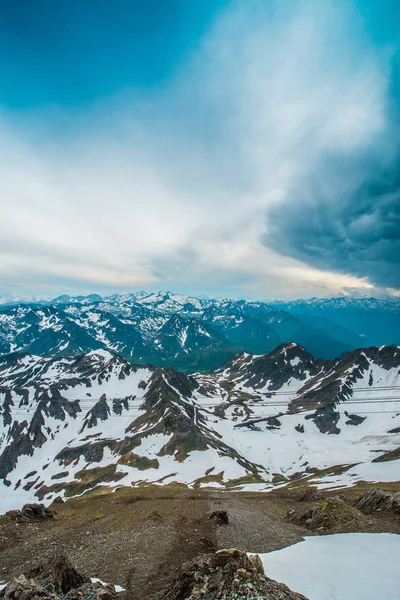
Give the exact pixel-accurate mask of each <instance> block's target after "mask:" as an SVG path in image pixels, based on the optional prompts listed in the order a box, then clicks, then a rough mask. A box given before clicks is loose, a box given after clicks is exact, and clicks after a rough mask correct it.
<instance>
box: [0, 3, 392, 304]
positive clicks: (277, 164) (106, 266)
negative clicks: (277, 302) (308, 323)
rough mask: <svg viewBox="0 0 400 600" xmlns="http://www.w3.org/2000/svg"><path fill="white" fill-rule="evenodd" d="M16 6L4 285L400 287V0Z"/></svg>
mask: <svg viewBox="0 0 400 600" xmlns="http://www.w3.org/2000/svg"><path fill="white" fill-rule="evenodd" d="M0 8H1V12H2V18H1V19H0V72H1V78H0V126H1V129H2V132H3V135H2V137H1V140H0V154H1V161H0V169H1V177H2V182H3V191H2V194H1V199H0V202H1V210H2V215H3V218H2V220H1V223H0V254H1V260H0V278H1V285H0V294H2V295H12V296H14V295H25V294H27V295H30V294H34V295H38V296H49V295H56V294H59V293H63V292H68V293H74V292H76V293H81V292H90V291H104V292H109V291H119V290H121V291H122V290H127V289H128V290H129V289H138V288H145V289H160V288H161V289H165V288H168V289H174V290H177V291H185V292H190V293H202V294H211V295H219V296H220V295H235V296H238V295H242V296H252V297H261V298H262V297H266V298H271V297H298V296H311V295H319V296H331V295H335V294H340V293H352V294H397V293H398V292H397V289H398V288H399V287H400V273H399V258H400V246H399V229H400V216H399V205H400V202H399V198H400V193H399V184H400V169H399V164H400V163H399V161H400V152H399V140H400V135H399V126H400V119H399V112H398V110H399V97H400V87H399V82H400V67H399V65H400V60H399V45H400V26H399V25H400V4H399V3H398V2H397V1H394V0H380V1H379V2H378V1H375V0H363V1H361V0H359V1H357V2H356V1H354V2H353V1H351V0H323V1H321V0H246V1H245V0H226V1H223V0H207V2H198V1H197V0H163V1H162V0H149V1H148V2H139V1H138V2H136V1H133V0H129V1H128V0H118V2H115V3H112V2H109V1H107V0H86V1H85V2H81V1H79V2H78V1H77V0H70V1H69V2H54V1H53V0H35V2H31V1H30V0H14V1H11V0H0Z"/></svg>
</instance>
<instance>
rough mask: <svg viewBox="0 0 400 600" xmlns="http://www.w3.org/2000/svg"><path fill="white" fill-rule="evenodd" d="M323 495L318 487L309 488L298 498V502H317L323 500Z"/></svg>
mask: <svg viewBox="0 0 400 600" xmlns="http://www.w3.org/2000/svg"><path fill="white" fill-rule="evenodd" d="M322 498H323V495H322V493H321V492H320V491H319V489H318V488H317V487H314V486H313V487H309V488H308V489H306V490H305V491H304V492H303V493H302V494H300V495H299V497H298V498H297V501H298V502H315V501H316V500H322Z"/></svg>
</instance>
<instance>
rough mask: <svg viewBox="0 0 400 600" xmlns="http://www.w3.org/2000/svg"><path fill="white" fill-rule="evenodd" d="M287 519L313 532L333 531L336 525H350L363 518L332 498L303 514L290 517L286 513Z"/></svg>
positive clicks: (339, 499) (340, 501)
mask: <svg viewBox="0 0 400 600" xmlns="http://www.w3.org/2000/svg"><path fill="white" fill-rule="evenodd" d="M287 518H288V519H289V520H291V521H293V522H295V523H297V524H298V525H304V526H305V527H307V528H308V529H311V530H312V531H315V530H316V529H334V528H335V527H336V526H338V525H343V524H345V523H350V522H351V521H354V522H357V521H358V520H360V519H363V518H364V517H363V515H362V514H361V513H360V512H359V511H358V510H356V509H355V508H353V507H352V506H349V505H348V504H347V503H346V502H345V501H344V500H342V499H341V498H339V497H338V496H334V497H333V498H328V499H327V500H323V501H320V502H319V503H318V504H317V505H314V506H312V507H311V508H309V509H308V510H306V511H305V512H304V513H300V514H298V513H294V514H291V515H290V514H289V513H288V515H287Z"/></svg>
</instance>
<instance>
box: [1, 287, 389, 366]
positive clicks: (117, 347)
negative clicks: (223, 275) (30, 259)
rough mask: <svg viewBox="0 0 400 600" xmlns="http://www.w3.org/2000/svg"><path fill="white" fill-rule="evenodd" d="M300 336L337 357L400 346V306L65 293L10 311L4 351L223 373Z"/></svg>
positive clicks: (369, 301)
mask: <svg viewBox="0 0 400 600" xmlns="http://www.w3.org/2000/svg"><path fill="white" fill-rule="evenodd" d="M288 342H295V343H297V344H299V345H301V346H302V347H304V348H305V349H307V351H308V352H310V353H311V354H313V355H314V356H317V357H319V358H325V359H332V358H335V357H338V356H341V355H343V354H344V353H346V352H349V351H351V350H354V349H356V348H361V347H369V346H371V345H377V346H379V345H385V344H389V345H390V344H400V303H399V302H390V301H387V300H377V299H374V298H363V299H352V298H332V299H327V300H326V299H316V298H313V299H310V300H297V301H292V302H279V301H276V302H260V301H247V300H229V299H228V300H215V299H199V298H194V297H190V296H184V295H180V294H173V293H170V292H157V293H146V292H137V293H133V294H130V293H129V294H128V293H127V294H114V295H111V296H108V297H102V296H100V295H97V294H91V295H89V296H76V297H72V296H67V295H64V296H60V297H58V298H56V299H54V300H52V301H46V302H44V301H43V302H38V301H35V302H25V303H16V304H13V303H8V304H3V305H1V308H0V354H3V355H5V354H8V353H10V352H26V353H31V354H35V355H39V356H44V357H58V356H74V355H79V354H82V353H87V352H90V351H91V350H99V349H104V350H111V351H112V352H114V353H117V354H119V355H120V356H121V357H123V358H125V359H126V360H128V361H132V362H134V363H135V364H142V365H145V364H148V363H150V364H153V365H155V366H158V367H163V366H171V367H173V368H175V369H178V370H180V371H183V372H191V371H203V372H207V371H213V370H214V369H216V368H218V367H221V366H222V365H223V364H224V363H225V362H226V361H227V360H229V359H230V358H231V357H232V356H234V355H235V354H237V353H238V352H240V351H245V352H248V353H252V354H265V353H268V352H270V351H271V350H273V349H274V348H276V347H277V346H278V345H279V344H282V343H288Z"/></svg>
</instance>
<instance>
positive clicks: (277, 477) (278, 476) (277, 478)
mask: <svg viewBox="0 0 400 600" xmlns="http://www.w3.org/2000/svg"><path fill="white" fill-rule="evenodd" d="M271 481H272V483H284V482H285V481H288V478H287V477H285V476H284V475H282V473H273V474H272V480H271Z"/></svg>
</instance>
